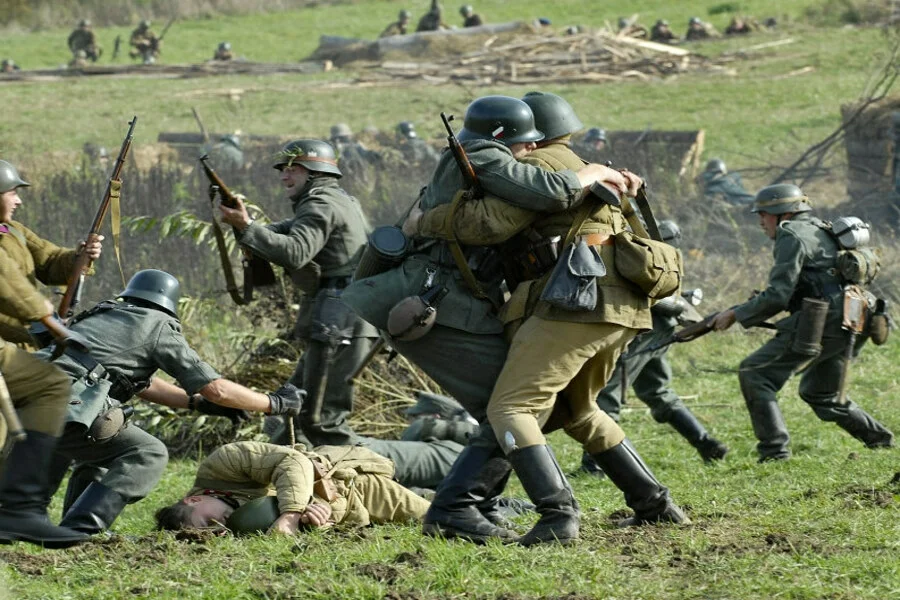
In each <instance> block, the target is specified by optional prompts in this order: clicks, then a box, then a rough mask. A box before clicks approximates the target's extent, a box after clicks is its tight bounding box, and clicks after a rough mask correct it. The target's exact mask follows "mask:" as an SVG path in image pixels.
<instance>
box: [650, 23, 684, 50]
mask: <svg viewBox="0 0 900 600" xmlns="http://www.w3.org/2000/svg"><path fill="white" fill-rule="evenodd" d="M650 41H651V42H660V43H662V44H671V43H674V42H677V41H678V36H677V35H675V34H674V33H673V32H672V30H671V29H670V28H669V22H668V21H666V20H663V19H660V20H659V21H657V22H656V23H654V25H653V27H652V28H651V29H650Z"/></svg>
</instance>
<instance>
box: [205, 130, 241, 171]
mask: <svg viewBox="0 0 900 600" xmlns="http://www.w3.org/2000/svg"><path fill="white" fill-rule="evenodd" d="M207 154H209V158H210V160H211V161H212V164H213V165H214V166H215V168H217V169H225V170H235V169H240V168H241V167H243V166H244V151H243V149H242V148H241V138H240V136H239V135H238V134H237V133H228V134H225V135H223V136H222V137H220V138H219V141H218V142H216V143H215V144H213V145H212V146H211V147H210V148H209V150H208V152H207Z"/></svg>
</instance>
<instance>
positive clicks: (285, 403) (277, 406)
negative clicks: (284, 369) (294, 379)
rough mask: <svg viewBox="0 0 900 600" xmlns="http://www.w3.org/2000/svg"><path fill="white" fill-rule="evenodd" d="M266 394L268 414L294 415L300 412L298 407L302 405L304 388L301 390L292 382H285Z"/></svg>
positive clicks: (304, 396) (304, 395)
mask: <svg viewBox="0 0 900 600" xmlns="http://www.w3.org/2000/svg"><path fill="white" fill-rule="evenodd" d="M268 396H269V414H270V415H290V416H292V417H296V416H297V415H299V414H300V409H301V408H302V407H303V400H304V399H305V398H306V390H301V389H300V388H298V387H297V386H295V385H293V384H290V383H286V384H284V385H283V386H281V387H280V388H278V389H277V390H275V391H274V392H272V393H271V394H268Z"/></svg>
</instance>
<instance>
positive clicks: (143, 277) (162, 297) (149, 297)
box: [119, 269, 181, 317]
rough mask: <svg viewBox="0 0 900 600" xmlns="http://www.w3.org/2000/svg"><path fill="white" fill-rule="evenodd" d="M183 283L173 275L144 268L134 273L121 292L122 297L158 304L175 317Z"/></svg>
mask: <svg viewBox="0 0 900 600" xmlns="http://www.w3.org/2000/svg"><path fill="white" fill-rule="evenodd" d="M180 296H181V284H180V283H178V280H177V279H175V277H173V276H172V275H169V274H168V273H166V272H165V271H158V270H156V269H144V270H143V271H138V272H137V273H135V274H134V277H132V278H131V279H130V280H129V281H128V285H126V286H125V289H124V290H122V292H121V293H120V294H119V297H120V298H138V299H140V300H144V301H146V302H149V303H150V304H153V305H155V306H158V307H159V308H161V309H163V310H164V311H166V312H167V313H169V314H170V315H172V316H173V317H177V316H178V298H179V297H180Z"/></svg>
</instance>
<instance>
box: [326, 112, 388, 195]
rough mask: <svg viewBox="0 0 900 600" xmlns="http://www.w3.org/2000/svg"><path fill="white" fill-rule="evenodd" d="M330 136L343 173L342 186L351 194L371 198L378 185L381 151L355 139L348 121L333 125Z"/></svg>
mask: <svg viewBox="0 0 900 600" xmlns="http://www.w3.org/2000/svg"><path fill="white" fill-rule="evenodd" d="M330 138H331V145H332V146H333V147H334V150H335V152H336V154H337V157H338V167H339V168H340V170H341V173H343V181H342V182H341V187H343V188H344V189H345V190H347V192H348V193H349V194H350V195H351V196H355V197H356V198H361V199H364V200H371V199H372V196H373V194H374V193H375V188H376V187H377V185H378V170H379V167H380V166H381V164H382V156H381V153H379V152H376V151H374V150H369V149H368V148H366V147H365V146H364V145H363V144H362V142H360V141H358V140H357V139H355V138H354V136H353V131H352V130H351V129H350V126H349V125H347V124H346V123H336V124H334V125H332V126H331V135H330Z"/></svg>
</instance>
